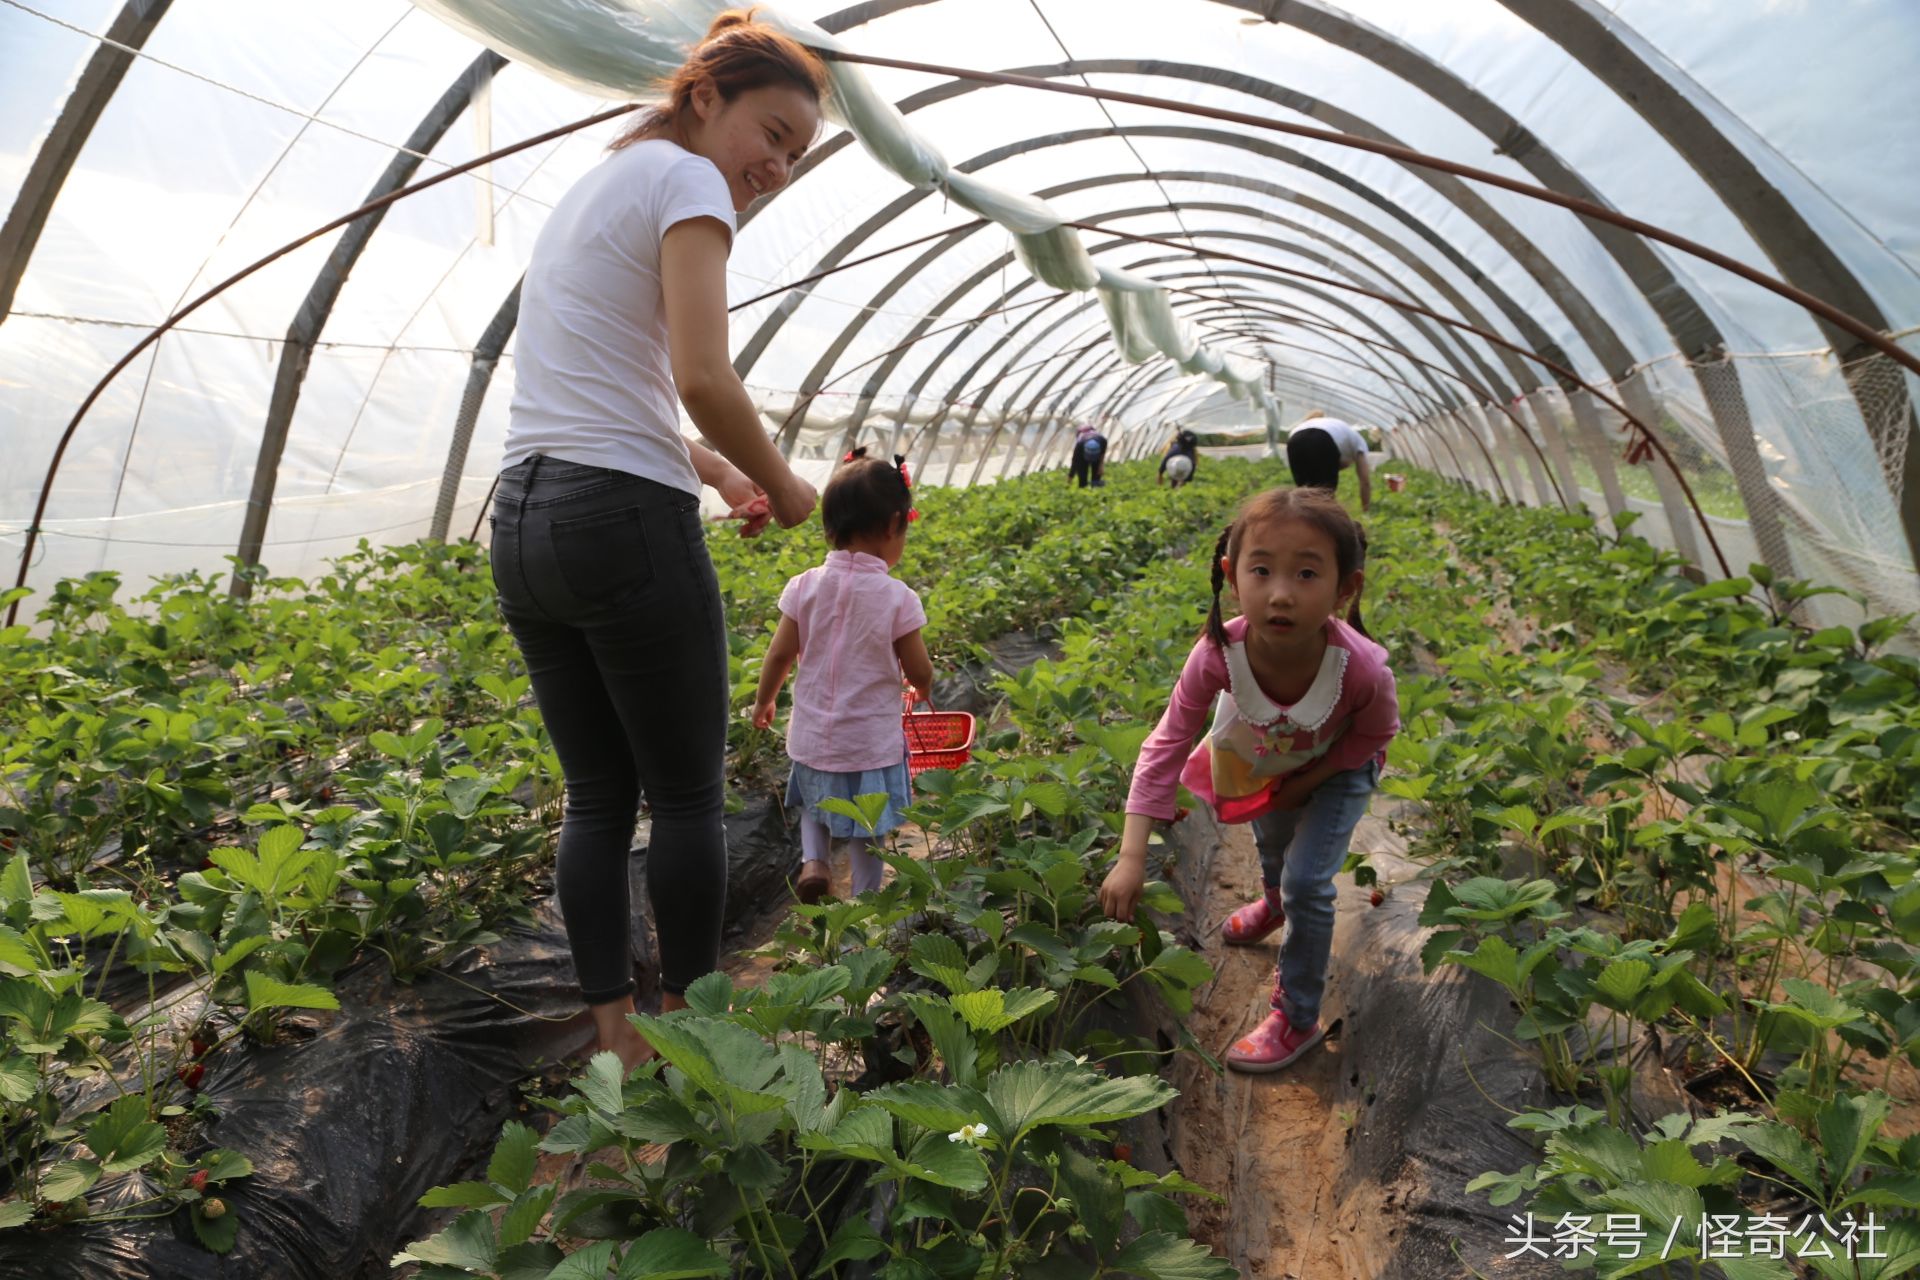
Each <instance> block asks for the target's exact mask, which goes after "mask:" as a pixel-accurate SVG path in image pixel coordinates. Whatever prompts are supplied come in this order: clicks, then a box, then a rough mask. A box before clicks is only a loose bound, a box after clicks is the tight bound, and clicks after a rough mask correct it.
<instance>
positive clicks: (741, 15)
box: [706, 8, 759, 40]
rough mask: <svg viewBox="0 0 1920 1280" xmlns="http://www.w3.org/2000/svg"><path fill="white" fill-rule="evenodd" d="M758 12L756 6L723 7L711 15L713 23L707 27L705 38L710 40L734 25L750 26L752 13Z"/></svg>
mask: <svg viewBox="0 0 1920 1280" xmlns="http://www.w3.org/2000/svg"><path fill="white" fill-rule="evenodd" d="M758 12H759V9H757V8H754V9H723V10H721V11H720V12H719V13H716V14H715V15H713V25H712V26H709V27H708V28H707V35H706V38H707V39H709V40H711V39H713V38H714V37H715V36H721V35H725V34H726V33H727V32H729V31H731V30H733V29H734V28H735V27H750V26H752V25H753V18H754V15H755V14H756V13H758Z"/></svg>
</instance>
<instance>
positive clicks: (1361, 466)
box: [1287, 409, 1373, 511]
mask: <svg viewBox="0 0 1920 1280" xmlns="http://www.w3.org/2000/svg"><path fill="white" fill-rule="evenodd" d="M1287 467H1288V468H1289V469H1290V470H1291V471H1292V472H1293V483H1294V484H1295V485H1297V486H1298V487H1300V488H1302V489H1325V490H1327V491H1328V492H1334V491H1337V490H1338V489H1339V487H1340V472H1341V471H1343V470H1344V469H1346V468H1347V467H1352V468H1353V471H1354V475H1355V476H1356V477H1357V478H1358V479H1359V481H1360V510H1362V511H1367V510H1370V509H1371V508H1372V506H1373V466H1372V464H1371V463H1369V462H1368V460H1367V442H1366V439H1365V437H1363V436H1362V435H1361V434H1360V432H1359V430H1358V429H1357V428H1355V427H1354V426H1353V424H1352V423H1350V422H1342V421H1340V419H1338V418H1329V417H1328V416H1327V415H1326V414H1325V413H1323V412H1322V411H1321V410H1319V409H1315V410H1314V411H1313V412H1312V413H1310V414H1308V415H1307V416H1306V418H1305V419H1303V420H1302V421H1301V423H1300V425H1299V426H1297V427H1295V428H1294V429H1293V432H1292V434H1290V435H1289V436H1288V437H1287Z"/></svg>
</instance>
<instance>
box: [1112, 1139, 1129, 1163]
mask: <svg viewBox="0 0 1920 1280" xmlns="http://www.w3.org/2000/svg"><path fill="white" fill-rule="evenodd" d="M1113 1158H1114V1159H1115V1160H1124V1161H1125V1162H1126V1163H1128V1164H1132V1163H1133V1144H1132V1143H1131V1142H1116V1143H1114V1144H1113Z"/></svg>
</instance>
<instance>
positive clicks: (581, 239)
mask: <svg viewBox="0 0 1920 1280" xmlns="http://www.w3.org/2000/svg"><path fill="white" fill-rule="evenodd" d="M826 84H827V80H826V69H825V67H824V66H823V65H822V64H821V63H820V61H819V59H818V58H816V57H815V56H814V55H813V54H812V53H810V52H808V51H807V50H806V49H804V48H802V47H801V46H800V45H799V44H797V43H795V42H794V41H792V40H790V39H788V38H787V37H785V36H783V35H781V34H779V33H778V32H776V31H775V30H773V29H772V28H771V27H768V26H764V25H762V24H760V23H757V22H755V21H753V19H752V16H751V14H749V13H745V12H741V11H738V10H730V11H728V12H725V13H722V14H720V15H719V16H718V17H716V18H715V19H714V21H713V25H712V27H711V28H710V29H709V30H708V32H707V36H706V39H705V40H703V41H702V42H701V44H700V45H699V46H698V47H696V48H695V49H694V51H693V52H692V53H691V54H690V55H689V56H688V59H687V62H686V64H685V65H684V66H682V67H681V68H680V69H679V71H678V72H676V73H675V75H674V76H673V77H672V79H671V80H670V81H669V83H668V86H667V96H666V100H665V101H664V102H663V103H662V104H660V105H659V106H657V107H655V108H653V109H652V110H650V111H648V112H646V113H645V114H644V115H643V116H642V117H640V119H639V123H637V124H636V125H635V126H634V127H633V128H632V129H630V130H628V131H627V132H626V133H625V134H623V135H622V136H621V137H620V138H618V139H617V140H616V141H615V142H614V143H613V146H612V154H611V155H610V156H609V157H608V158H607V159H606V160H604V161H603V162H602V163H601V164H600V165H599V166H598V167H597V168H595V169H594V170H593V171H592V172H591V173H589V174H587V175H586V176H585V177H584V178H582V179H581V180H580V181H579V182H577V183H576V184H575V185H574V186H573V188H572V189H571V190H569V191H568V192H567V194H566V195H565V196H563V197H562V198H561V199H560V202H559V203H558V204H557V205H555V206H554V210H553V212H552V214H551V215H550V216H549V217H548V219H547V222H546V225H545V226H544V227H543V228H542V230H541V232H540V236H539V239H538V240H537V241H536V242H535V245H534V250H533V256H532V259H531V261H530V262H529V263H528V266H527V273H526V277H525V280H524V281H523V283H522V285H521V292H520V319H519V334H518V343H517V347H516V351H515V357H514V367H515V387H514V396H513V405H512V410H511V422H510V425H509V428H508V431H507V441H506V453H505V457H504V458H503V460H502V466H503V470H502V471H501V474H500V484H499V488H498V490H497V494H496V498H495V501H494V505H493V579H494V584H495V587H496V589H497V590H498V592H499V599H500V608H501V613H502V615H503V616H504V618H505V620H506V624H507V627H508V629H509V630H510V631H511V632H512V633H513V637H514V640H515V642H516V643H517V644H518V645H519V647H520V652H521V655H522V657H524V658H525V660H526V664H527V674H528V675H529V676H530V677H531V680H532V684H533V694H534V699H535V701H536V702H537V703H538V704H539V707H540V713H541V716H542V718H543V719H544V720H545V721H546V726H547V732H548V734H549V736H550V737H551V738H552V740H553V746H554V751H555V752H556V753H557V754H558V756H559V758H560V767H561V771H562V772H563V773H564V775H565V777H566V816H565V821H564V823H563V824H562V827H561V833H560V854H559V867H558V872H557V881H558V891H559V898H560V908H561V913H562V915H563V916H564V917H565V920H566V925H567V939H568V942H569V944H570V946H571V948H572V951H573V960H574V969H575V973H576V976H577V977H578V979H579V983H580V991H581V995H582V997H583V998H584V999H585V1001H586V1003H587V1005H588V1007H589V1010H590V1011H591V1013H592V1015H593V1019H594V1023H595V1026H596V1028H597V1030H598V1033H599V1048H601V1049H607V1050H612V1051H613V1052H615V1053H617V1054H618V1055H619V1057H620V1059H621V1061H622V1062H624V1063H625V1064H626V1065H627V1066H628V1067H633V1066H636V1065H638V1064H639V1063H641V1062H643V1061H645V1060H646V1059H647V1058H649V1057H651V1056H652V1053H653V1050H652V1047H651V1046H650V1045H648V1044H647V1042H646V1040H645V1038H644V1037H643V1036H641V1034H640V1033H639V1032H638V1031H637V1030H635V1029H634V1027H633V1026H632V1024H631V1023H629V1022H628V1021H627V1015H628V1014H630V1013H632V1012H633V1011H634V1004H633V992H634V981H633V963H632V959H631V944H630V939H629V934H630V924H629V911H630V908H629V903H628V894H627V864H628V855H629V851H630V849H631V846H632V841H633V834H634V827H635V821H636V814H637V811H638V808H639V803H640V800H641V797H642V796H643V795H644V796H645V798H646V801H647V804H648V807H649V810H650V816H651V821H652V830H651V835H650V837H649V839H648V846H647V861H646V869H647V892H648V895H649V897H650V898H651V899H652V901H653V904H654V911H653V920H654V928H655V931H656V933H657V936H658V941H659V952H660V984H661V988H662V991H663V993H664V994H663V997H662V1008H663V1010H664V1009H675V1008H684V1007H685V1000H684V998H683V993H684V992H685V991H686V988H687V986H688V984H690V983H691V982H693V981H694V980H695V979H696V978H699V977H700V976H701V975H703V974H706V973H709V972H711V971H713V970H714V969H715V968H716V967H718V964H719V960H720V933H721V921H722V911H723V908H724V906H725V900H726V888H727V867H726V863H727V851H726V839H725V835H724V833H723V831H722V829H721V825H720V819H721V814H722V812H723V808H724V800H725V793H726V769H725V766H726V742H727V724H728V699H729V688H728V682H727V638H726V625H725V619H724V618H722V616H721V611H720V588H719V583H718V581H717V580H716V578H715V575H714V571H713V562H712V561H711V559H709V557H708V555H707V545H706V535H705V533H704V532H703V530H702V527H701V521H700V509H699V506H700V489H701V486H702V485H703V484H706V485H711V486H713V487H714V488H715V489H717V490H718V491H719V492H720V496H721V497H722V499H724V500H725V501H726V502H727V504H728V505H729V507H730V508H731V509H732V515H733V516H734V517H736V518H738V519H740V520H742V521H743V522H744V523H743V525H742V527H741V532H742V533H744V534H749V535H751V534H757V533H759V532H760V531H761V530H762V529H763V528H765V527H766V525H767V523H768V522H769V520H776V521H778V522H779V523H780V525H781V526H782V527H784V528H792V527H793V526H795V525H797V524H799V523H800V522H801V521H803V520H805V519H806V518H807V516H808V515H809V514H810V513H811V512H812V511H813V507H814V500H815V494H814V491H813V486H811V485H809V484H808V483H807V482H806V481H804V480H802V479H800V478H799V477H798V476H796V475H794V473H793V471H792V469H791V468H789V467H788V466H787V462H786V459H785V458H783V457H782V456H781V454H780V451H779V449H778V448H776V447H775V445H774V443H773V441H772V440H771V439H770V438H769V437H768V435H767V433H766V430H765V428H764V427H763V426H762V424H761V421H760V415H759V413H758V412H757V411H756V410H755V408H754V405H753V402H752V401H751V400H750V399H748V397H747V393H746V389H745V388H744V387H743V386H741V384H740V379H739V377H738V376H737V375H736V374H735V373H734V370H733V363H732V360H731V358H730V357H729V354H728V342H727V274H726V273H727V253H728V250H729V249H730V248H731V247H732V242H733V233H734V228H735V223H734V215H735V214H736V213H737V212H738V211H740V210H742V209H745V208H746V207H747V206H748V205H749V204H750V203H752V201H753V200H754V199H755V198H756V197H759V196H763V195H766V194H768V193H770V192H773V191H777V190H778V189H779V188H780V187H782V186H784V185H785V184H786V181H787V177H788V175H789V174H790V173H791V171H792V169H793V166H794V165H795V164H796V163H797V162H798V161H799V159H800V156H801V154H802V153H803V152H804V151H805V150H806V149H807V146H808V144H809V143H810V142H811V141H812V140H813V137H814V135H815V133H816V132H817V131H818V130H819V127H820V100H821V98H822V96H823V95H824V93H825V91H826ZM682 405H684V406H685V407H686V411H687V414H688V416H689V417H691V418H692V419H693V423H694V425H695V426H696V427H697V428H699V430H700V432H701V434H702V435H703V436H705V437H706V439H708V440H711V441H712V442H713V444H714V449H713V450H710V449H707V448H704V447H702V446H700V445H698V444H694V443H691V442H689V441H688V440H686V439H685V438H684V437H682V435H681V434H680V413H679V409H680V406H682ZM714 450H718V452H715V451H714Z"/></svg>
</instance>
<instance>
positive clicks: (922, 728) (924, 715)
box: [900, 693, 973, 778]
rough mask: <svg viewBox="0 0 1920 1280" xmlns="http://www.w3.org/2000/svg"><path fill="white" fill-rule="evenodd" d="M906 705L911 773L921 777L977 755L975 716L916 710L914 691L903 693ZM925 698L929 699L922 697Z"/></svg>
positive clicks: (903, 716)
mask: <svg viewBox="0 0 1920 1280" xmlns="http://www.w3.org/2000/svg"><path fill="white" fill-rule="evenodd" d="M902 700H903V702H904V703H905V709H904V710H903V712H902V713H901V716H900V724H901V726H902V727H903V728H904V729H905V730H906V733H907V773H908V775H909V776H910V777H915V778H917V777H919V776H920V775H921V774H923V773H925V772H927V771H928V770H929V769H958V768H959V767H960V766H961V765H963V764H965V763H967V761H969V760H971V759H973V717H972V716H971V715H969V714H967V713H966V712H964V711H935V710H933V703H931V702H927V710H925V711H915V710H914V709H913V704H914V698H913V695H912V694H910V693H909V694H904V695H902ZM921 701H923V702H924V701H926V700H925V699H921Z"/></svg>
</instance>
